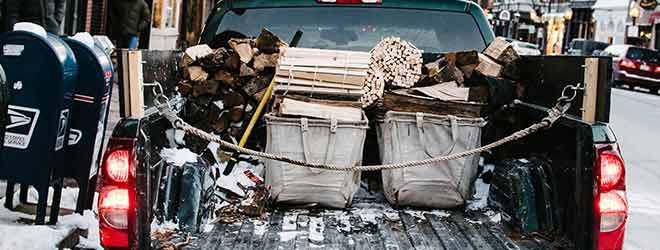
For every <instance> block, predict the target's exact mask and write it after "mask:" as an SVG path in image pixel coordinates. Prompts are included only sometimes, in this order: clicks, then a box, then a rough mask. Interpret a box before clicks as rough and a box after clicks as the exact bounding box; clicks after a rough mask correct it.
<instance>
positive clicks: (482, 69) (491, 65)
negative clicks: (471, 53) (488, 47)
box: [474, 54, 504, 78]
mask: <svg viewBox="0 0 660 250" xmlns="http://www.w3.org/2000/svg"><path fill="white" fill-rule="evenodd" d="M503 69H504V68H503V67H502V65H500V64H498V63H497V62H495V61H494V60H493V59H490V57H488V56H487V55H484V54H479V65H478V66H477V68H475V69H474V70H475V71H477V72H479V73H481V74H482V75H484V76H488V77H495V78H498V77H500V76H501V75H502V70H503Z"/></svg>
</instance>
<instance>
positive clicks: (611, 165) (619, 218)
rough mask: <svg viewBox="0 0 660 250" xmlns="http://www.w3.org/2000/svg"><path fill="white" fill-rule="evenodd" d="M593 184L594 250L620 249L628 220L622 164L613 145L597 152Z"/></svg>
mask: <svg viewBox="0 0 660 250" xmlns="http://www.w3.org/2000/svg"><path fill="white" fill-rule="evenodd" d="M596 152H597V161H596V162H597V166H596V167H597V168H596V182H597V185H598V194H597V196H596V200H595V202H596V204H594V209H595V211H596V218H599V220H597V222H598V223H599V224H598V225H596V227H595V228H596V229H599V230H598V231H599V232H598V233H597V235H598V239H597V241H598V244H597V245H596V249H598V250H620V249H622V248H623V239H624V235H625V223H626V219H627V217H628V201H627V200H626V185H625V164H624V161H623V158H622V157H621V152H620V150H619V146H618V145H617V144H608V145H602V146H599V147H598V148H597V151H596Z"/></svg>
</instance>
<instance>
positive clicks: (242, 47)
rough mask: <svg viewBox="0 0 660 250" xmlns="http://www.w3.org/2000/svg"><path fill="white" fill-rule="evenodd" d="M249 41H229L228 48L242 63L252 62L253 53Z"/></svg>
mask: <svg viewBox="0 0 660 250" xmlns="http://www.w3.org/2000/svg"><path fill="white" fill-rule="evenodd" d="M252 42H253V41H252V40H251V39H231V40H229V47H231V48H232V49H233V50H234V51H235V52H236V53H238V56H239V57H240V59H241V62H243V63H249V62H250V61H252V57H253V56H254V51H253V50H252V45H251V43H252Z"/></svg>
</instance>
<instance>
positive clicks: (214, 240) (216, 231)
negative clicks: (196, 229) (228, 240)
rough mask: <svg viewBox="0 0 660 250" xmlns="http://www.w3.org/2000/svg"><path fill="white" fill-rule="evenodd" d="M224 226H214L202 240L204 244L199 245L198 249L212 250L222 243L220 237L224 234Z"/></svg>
mask: <svg viewBox="0 0 660 250" xmlns="http://www.w3.org/2000/svg"><path fill="white" fill-rule="evenodd" d="M225 226H226V225H225V224H215V225H214V226H213V229H212V230H211V232H210V234H209V235H208V236H206V239H204V241H203V242H204V244H202V245H201V248H200V249H214V248H215V246H218V245H220V243H222V235H223V234H224V232H225Z"/></svg>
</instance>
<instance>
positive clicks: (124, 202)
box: [96, 138, 136, 249]
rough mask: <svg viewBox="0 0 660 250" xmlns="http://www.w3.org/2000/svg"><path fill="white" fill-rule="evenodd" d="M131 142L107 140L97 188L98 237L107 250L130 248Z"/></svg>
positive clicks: (132, 142)
mask: <svg viewBox="0 0 660 250" xmlns="http://www.w3.org/2000/svg"><path fill="white" fill-rule="evenodd" d="M135 142H136V141H135V140H134V139H118V138H110V141H109V142H108V150H107V151H106V152H105V155H104V158H103V159H104V160H103V162H102V163H103V164H101V168H100V170H99V179H98V184H97V187H96V190H97V192H98V193H99V199H98V211H99V236H100V240H101V246H103V247H104V248H106V249H109V248H110V249H117V248H118V249H127V248H128V247H129V244H128V242H129V229H128V228H129V227H128V224H129V216H130V213H129V211H131V210H132V209H134V208H135V204H133V203H134V202H133V199H134V197H133V192H134V191H133V190H134V188H132V187H131V185H132V184H131V183H132V182H131V181H130V179H129V178H132V175H131V172H130V171H131V164H132V163H133V161H132V160H131V159H133V157H134V155H133V151H132V150H131V149H132V148H134V147H135Z"/></svg>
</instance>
